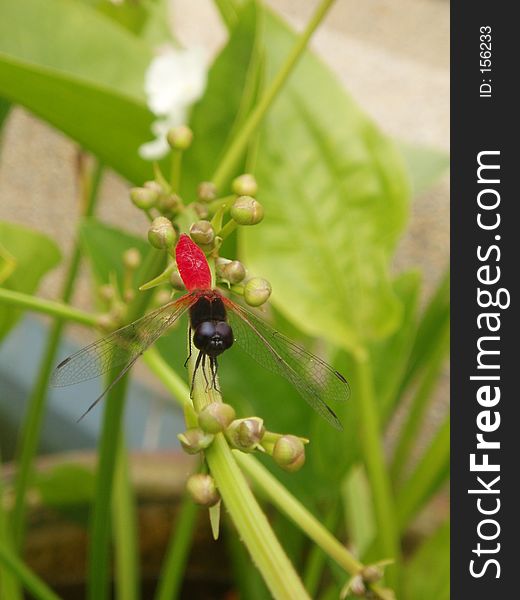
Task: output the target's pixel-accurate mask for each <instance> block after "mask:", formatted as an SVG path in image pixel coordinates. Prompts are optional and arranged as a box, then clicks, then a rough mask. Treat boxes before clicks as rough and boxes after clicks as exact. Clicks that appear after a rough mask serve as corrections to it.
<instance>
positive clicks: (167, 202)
mask: <svg viewBox="0 0 520 600" xmlns="http://www.w3.org/2000/svg"><path fill="white" fill-rule="evenodd" d="M157 208H158V209H159V210H160V211H161V212H162V213H168V214H176V213H178V212H179V210H180V209H181V208H182V200H181V198H180V196H178V195H177V194H161V195H160V196H159V200H158V201H157Z"/></svg>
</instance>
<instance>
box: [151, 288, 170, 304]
mask: <svg viewBox="0 0 520 600" xmlns="http://www.w3.org/2000/svg"><path fill="white" fill-rule="evenodd" d="M170 300H171V293H170V292H169V291H168V290H159V291H158V292H157V294H155V298H154V301H155V304H156V305H157V306H164V305H165V304H167V303H168V302H169V301H170Z"/></svg>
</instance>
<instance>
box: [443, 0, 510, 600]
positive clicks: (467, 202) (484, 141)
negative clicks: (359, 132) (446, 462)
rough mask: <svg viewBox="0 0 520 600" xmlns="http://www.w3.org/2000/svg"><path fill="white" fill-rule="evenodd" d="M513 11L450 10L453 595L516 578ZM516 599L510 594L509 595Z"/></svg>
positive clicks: (469, 594)
mask: <svg viewBox="0 0 520 600" xmlns="http://www.w3.org/2000/svg"><path fill="white" fill-rule="evenodd" d="M514 8H516V4H515V3H509V2H490V1H488V2H482V1H472V2H455V1H454V2H452V5H451V53H452V59H451V153H452V163H451V179H452V188H451V189H452V192H451V193H452V204H451V215H452V217H451V227H452V229H451V254H452V288H451V293H452V348H451V361H452V370H451V373H452V390H451V422H452V430H451V431H452V433H451V436H452V437H451V448H452V450H451V452H452V455H451V461H452V472H451V481H452V484H451V503H452V530H451V531H452V544H451V590H452V594H451V597H452V599H454V600H467V599H468V598H471V600H479V599H481V598H482V599H484V598H485V599H486V600H490V599H492V598H506V597H520V596H518V595H516V596H515V594H514V592H511V590H514V589H515V588H516V587H517V586H518V583H517V581H518V577H519V575H520V564H519V559H518V556H519V551H518V540H519V534H520V526H519V523H520V515H519V512H520V418H519V405H520V393H519V387H520V386H519V383H518V382H519V381H520V344H519V342H518V337H519V335H520V327H519V319H518V298H519V290H518V287H519V286H518V281H519V279H520V216H519V215H520V192H519V189H518V188H519V183H518V181H520V145H519V144H518V143H515V142H516V140H517V139H518V137H519V133H520V127H519V116H518V115H519V112H520V102H519V100H518V93H517V91H516V90H515V88H516V86H515V85H514V84H515V74H516V72H517V68H516V66H517V63H518V57H519V56H520V51H519V49H518V39H519V37H520V36H519V34H518V24H517V23H518V20H517V19H516V18H515V17H514V15H513V9H514ZM517 180H518V181H517ZM511 594H513V595H511Z"/></svg>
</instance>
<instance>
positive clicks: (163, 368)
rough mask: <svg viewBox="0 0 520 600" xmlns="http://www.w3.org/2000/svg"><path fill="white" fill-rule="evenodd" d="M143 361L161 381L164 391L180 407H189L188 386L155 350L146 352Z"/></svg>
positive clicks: (151, 349)
mask: <svg viewBox="0 0 520 600" xmlns="http://www.w3.org/2000/svg"><path fill="white" fill-rule="evenodd" d="M143 361H144V363H145V364H146V365H147V367H148V368H149V369H150V371H151V372H152V373H153V374H154V375H156V376H157V377H158V378H159V380H160V381H162V383H163V385H164V386H165V387H166V389H167V390H168V391H169V392H170V393H171V394H172V395H173V397H174V398H175V399H176V400H177V402H178V403H179V404H180V405H181V406H184V405H185V404H189V405H190V406H191V401H190V390H189V388H188V386H187V385H186V383H185V381H184V380H183V379H181V377H180V376H179V375H177V373H176V372H175V371H174V370H173V369H172V368H171V367H170V365H169V364H168V363H167V362H166V361H165V360H164V358H163V357H162V356H161V354H160V353H159V351H158V350H157V348H154V347H152V348H150V349H149V350H147V351H146V352H145V354H144V355H143Z"/></svg>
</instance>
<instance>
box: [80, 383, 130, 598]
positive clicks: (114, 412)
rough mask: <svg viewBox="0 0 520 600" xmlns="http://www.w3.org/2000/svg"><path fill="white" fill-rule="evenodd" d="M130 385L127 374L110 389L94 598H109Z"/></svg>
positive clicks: (94, 541) (94, 542)
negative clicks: (115, 492)
mask: <svg viewBox="0 0 520 600" xmlns="http://www.w3.org/2000/svg"><path fill="white" fill-rule="evenodd" d="M127 385H128V377H127V376H125V377H123V378H122V379H121V381H119V383H118V384H117V385H116V386H115V387H113V388H112V390H110V392H109V393H108V396H107V399H106V402H105V412H104V418H103V426H102V430H101V441H100V445H99V464H98V469H97V476H96V492H95V497H94V506H93V508H92V514H91V521H90V544H89V550H88V554H89V560H88V574H89V577H88V583H89V589H88V598H90V600H105V599H106V598H108V587H109V585H108V577H109V570H108V569H109V559H110V531H111V527H110V525H111V519H110V505H111V498H112V483H113V481H114V470H115V466H116V458H117V450H118V443H119V437H120V435H121V422H122V418H123V411H124V405H125V396H126V388H127Z"/></svg>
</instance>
